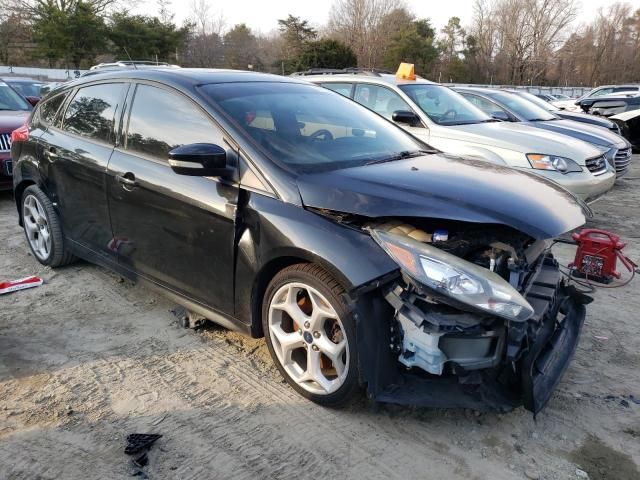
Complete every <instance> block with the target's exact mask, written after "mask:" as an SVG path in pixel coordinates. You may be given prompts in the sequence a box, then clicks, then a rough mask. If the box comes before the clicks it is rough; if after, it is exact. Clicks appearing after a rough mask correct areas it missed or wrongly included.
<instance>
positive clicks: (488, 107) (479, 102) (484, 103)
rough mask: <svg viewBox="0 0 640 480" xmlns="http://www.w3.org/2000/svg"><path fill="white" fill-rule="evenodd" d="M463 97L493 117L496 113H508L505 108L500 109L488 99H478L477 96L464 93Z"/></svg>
mask: <svg viewBox="0 0 640 480" xmlns="http://www.w3.org/2000/svg"><path fill="white" fill-rule="evenodd" d="M462 95H463V96H464V98H466V99H467V100H469V101H470V102H471V103H473V104H474V105H475V106H476V107H478V108H479V109H480V110H482V111H483V112H484V113H486V114H487V115H493V113H495V112H505V113H507V112H506V111H505V109H504V108H500V107H499V106H498V105H496V104H495V103H493V102H490V101H489V100H487V99H486V98H482V97H478V96H476V95H472V94H470V93H464V92H463V93H462Z"/></svg>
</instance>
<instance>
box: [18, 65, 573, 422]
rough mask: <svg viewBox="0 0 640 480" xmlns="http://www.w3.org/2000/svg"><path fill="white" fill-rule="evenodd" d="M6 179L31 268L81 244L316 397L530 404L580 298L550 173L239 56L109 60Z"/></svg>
mask: <svg viewBox="0 0 640 480" xmlns="http://www.w3.org/2000/svg"><path fill="white" fill-rule="evenodd" d="M11 155H12V159H13V161H14V165H15V167H14V175H13V181H14V190H15V198H16V202H17V208H18V213H19V216H20V223H21V225H22V226H23V227H24V231H25V234H26V237H27V241H28V244H29V247H30V248H31V250H32V252H33V254H34V256H35V257H36V258H37V259H38V261H40V262H41V263H43V264H45V265H50V266H51V267H60V266H62V265H65V264H68V263H70V262H72V261H73V260H74V259H76V258H82V259H85V260H88V261H90V262H94V263H97V264H100V265H103V266H105V267H107V268H110V269H112V270H115V271H117V272H119V273H120V274H121V275H123V276H125V277H128V278H130V279H132V280H141V281H145V282H146V283H147V284H149V285H151V286H153V287H157V288H159V289H160V290H161V291H162V292H163V293H164V294H166V295H167V296H169V297H170V298H172V299H173V300H175V302H176V303H179V304H181V305H183V306H184V307H185V308H186V309H187V310H188V312H190V318H191V319H195V318H206V319H209V320H211V321H213V322H216V323H218V324H221V325H223V326H225V327H228V328H232V329H235V330H239V331H241V332H244V333H246V334H248V335H252V336H254V337H260V336H264V337H265V338H266V341H267V345H268V347H269V351H270V353H271V355H272V357H273V359H274V362H275V363H276V365H277V367H278V368H279V370H280V372H281V373H282V375H283V376H284V378H285V379H286V380H287V382H288V383H289V384H290V385H291V386H292V387H293V388H294V389H295V390H296V391H297V392H299V393H300V394H301V395H303V396H304V397H306V398H309V399H311V400H313V401H315V402H318V403H320V404H323V405H331V406H335V405H340V404H343V403H344V402H345V401H347V400H349V399H350V398H352V397H354V395H355V394H357V393H359V392H360V394H361V392H362V391H363V390H366V391H367V394H368V396H369V398H371V399H373V400H375V401H380V402H393V403H399V404H411V405H423V406H434V407H466V408H474V409H478V410H494V411H507V410H510V409H512V408H514V407H517V406H519V405H524V406H525V408H527V409H529V410H531V411H533V412H534V413H537V412H538V411H539V410H540V409H541V408H542V407H544V405H545V404H546V403H547V401H548V400H549V398H550V396H551V394H552V391H553V389H554V387H555V386H556V384H557V383H558V381H559V380H560V379H561V377H562V374H563V372H564V371H565V369H566V368H567V366H568V364H569V362H570V360H571V357H572V355H573V352H574V350H575V348H576V345H577V343H578V338H579V333H580V330H581V328H582V324H583V321H584V317H585V307H584V305H583V304H584V303H585V301H584V298H583V297H580V295H578V294H577V293H576V292H575V291H573V290H572V289H571V288H570V287H568V286H567V285H566V284H565V283H564V282H563V280H562V277H561V274H560V272H559V268H558V263H557V262H556V260H555V259H554V257H553V255H552V253H551V250H550V245H551V241H550V240H551V239H553V238H554V237H556V236H558V235H560V234H562V233H564V232H567V231H569V230H571V229H574V228H576V227H578V226H580V225H581V224H583V223H584V221H585V217H584V213H585V210H584V209H583V206H582V205H581V204H579V203H578V202H577V201H576V200H575V199H574V198H573V197H572V196H571V195H570V194H568V193H567V192H566V191H564V190H563V189H562V188H561V187H559V186H557V185H555V184H553V183H549V182H547V181H544V180H543V179H540V178H539V177H534V176H531V175H530V174H528V173H526V172H522V171H518V170H515V169H511V168H507V167H501V166H496V165H492V164H488V163H483V162H479V161H476V160H471V159H462V158H456V157H451V156H448V155H445V154H443V153H441V152H437V151H434V150H432V149H431V148H430V147H429V146H428V145H425V144H423V143H420V141H419V140H416V139H415V138H413V137H411V136H409V135H408V134H406V133H405V132H404V131H403V130H401V129H400V128H398V127H396V126H395V125H394V124H392V123H391V122H388V121H387V120H385V119H383V118H382V117H379V116H378V115H377V114H375V113H373V112H371V111H369V110H367V109H366V108H364V107H362V106H360V105H358V104H356V103H355V102H352V101H351V100H349V99H346V98H344V97H342V96H341V95H338V94H335V93H333V92H330V91H328V90H326V89H323V88H321V87H317V86H314V85H310V84H307V83H304V82H302V81H298V80H295V79H291V78H283V77H278V76H272V75H266V74H258V73H250V72H234V71H215V70H190V69H171V70H168V69H167V70H163V69H157V70H155V69H151V70H140V71H135V70H127V71H115V72H107V73H103V74H98V75H94V76H91V77H87V78H85V79H80V80H77V81H74V82H71V83H68V84H65V85H63V86H62V87H60V88H58V89H57V90H54V91H53V92H51V93H50V94H49V95H48V97H47V98H46V99H45V100H44V101H43V102H42V103H40V104H39V105H38V106H37V108H36V109H35V111H34V112H33V114H32V116H31V118H30V119H29V121H28V122H27V124H26V125H25V126H24V127H22V128H21V129H19V130H18V131H16V132H15V133H14V142H13V145H12V148H11Z"/></svg>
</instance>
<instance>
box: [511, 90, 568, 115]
mask: <svg viewBox="0 0 640 480" xmlns="http://www.w3.org/2000/svg"><path fill="white" fill-rule="evenodd" d="M516 95H518V96H520V97H522V98H524V99H525V100H529V101H530V102H532V103H535V104H536V105H538V106H539V107H540V108H544V109H545V110H547V111H548V112H556V111H560V109H559V108H558V107H556V106H555V105H553V104H551V103H549V102H546V101H544V100H542V99H541V98H539V97H536V96H535V95H534V94H532V93H529V92H517V93H516Z"/></svg>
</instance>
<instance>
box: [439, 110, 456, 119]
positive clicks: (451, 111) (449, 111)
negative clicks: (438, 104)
mask: <svg viewBox="0 0 640 480" xmlns="http://www.w3.org/2000/svg"><path fill="white" fill-rule="evenodd" d="M448 115H451V119H452V120H453V119H454V118H456V117H457V116H458V112H457V111H455V110H454V109H453V108H450V109H449V110H447V111H446V112H444V113H443V114H442V115H440V120H442V119H443V118H447V116H448Z"/></svg>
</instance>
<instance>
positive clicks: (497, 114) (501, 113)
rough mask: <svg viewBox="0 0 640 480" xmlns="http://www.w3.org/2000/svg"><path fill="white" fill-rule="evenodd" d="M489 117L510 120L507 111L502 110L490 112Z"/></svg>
mask: <svg viewBox="0 0 640 480" xmlns="http://www.w3.org/2000/svg"><path fill="white" fill-rule="evenodd" d="M491 118H494V119H496V120H500V121H501V122H509V121H511V119H510V118H509V115H508V114H507V112H505V111H503V110H496V111H495V112H491Z"/></svg>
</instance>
